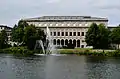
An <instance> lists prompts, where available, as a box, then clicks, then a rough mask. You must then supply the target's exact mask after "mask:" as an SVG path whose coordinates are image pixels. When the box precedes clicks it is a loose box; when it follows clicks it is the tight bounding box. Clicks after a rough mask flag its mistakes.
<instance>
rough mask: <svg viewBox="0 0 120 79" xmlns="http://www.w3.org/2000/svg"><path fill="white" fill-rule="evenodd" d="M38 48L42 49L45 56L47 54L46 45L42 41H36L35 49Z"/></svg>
mask: <svg viewBox="0 0 120 79" xmlns="http://www.w3.org/2000/svg"><path fill="white" fill-rule="evenodd" d="M37 47H38V48H40V47H42V51H43V54H45V49H44V45H43V42H42V40H37V41H36V44H35V48H34V49H36V48H37Z"/></svg>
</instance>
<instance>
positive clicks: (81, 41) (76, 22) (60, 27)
mask: <svg viewBox="0 0 120 79" xmlns="http://www.w3.org/2000/svg"><path fill="white" fill-rule="evenodd" d="M24 20H25V21H26V22H27V23H28V24H33V25H35V26H36V27H37V28H41V29H42V30H44V32H46V27H47V26H48V27H49V29H50V34H51V37H52V38H53V40H52V41H53V44H54V45H56V46H61V45H62V46H66V45H67V44H68V43H70V42H71V43H73V44H74V45H75V47H76V48H87V44H86V42H85V35H86V32H87V30H88V28H89V27H90V25H91V24H92V23H96V24H101V23H102V24H104V25H105V26H107V25H108V19H107V18H99V17H91V16H42V17H38V18H28V19H24ZM106 28H107V27H106Z"/></svg>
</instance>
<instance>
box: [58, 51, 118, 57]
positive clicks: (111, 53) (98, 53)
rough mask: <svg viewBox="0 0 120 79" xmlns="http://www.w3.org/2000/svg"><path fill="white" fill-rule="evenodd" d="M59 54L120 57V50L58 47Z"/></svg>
mask: <svg viewBox="0 0 120 79" xmlns="http://www.w3.org/2000/svg"><path fill="white" fill-rule="evenodd" d="M58 51H59V53H60V54H77V55H86V56H110V57H112V56H113V57H118V56H119V57H120V50H99V49H96V50H94V49H59V50H58Z"/></svg>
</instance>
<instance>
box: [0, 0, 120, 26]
mask: <svg viewBox="0 0 120 79" xmlns="http://www.w3.org/2000/svg"><path fill="white" fill-rule="evenodd" d="M45 15H77V16H82V15H83V16H85V15H87V16H98V17H107V18H108V19H109V25H118V24H119V23H120V0H1V1H0V25H1V24H4V25H9V26H11V27H12V26H13V25H14V24H17V22H18V21H19V20H20V19H22V18H33V17H40V16H45Z"/></svg>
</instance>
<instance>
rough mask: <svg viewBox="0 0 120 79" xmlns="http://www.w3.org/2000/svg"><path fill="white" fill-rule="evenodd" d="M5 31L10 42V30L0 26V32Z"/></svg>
mask: <svg viewBox="0 0 120 79" xmlns="http://www.w3.org/2000/svg"><path fill="white" fill-rule="evenodd" d="M2 30H5V31H6V33H7V36H8V41H11V33H12V28H11V27H8V26H4V25H0V32H1V31H2Z"/></svg>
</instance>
